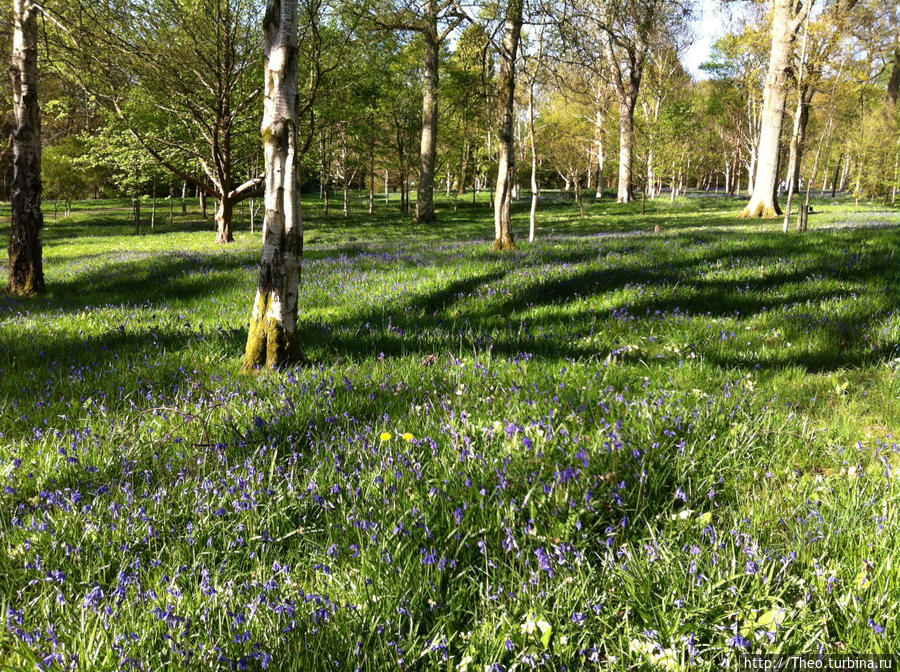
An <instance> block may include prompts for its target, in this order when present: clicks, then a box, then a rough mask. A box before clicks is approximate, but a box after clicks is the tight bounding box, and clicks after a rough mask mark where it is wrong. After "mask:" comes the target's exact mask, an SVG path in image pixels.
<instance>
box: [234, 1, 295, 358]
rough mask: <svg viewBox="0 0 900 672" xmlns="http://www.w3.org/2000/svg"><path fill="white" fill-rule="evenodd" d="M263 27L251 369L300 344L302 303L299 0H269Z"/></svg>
mask: <svg viewBox="0 0 900 672" xmlns="http://www.w3.org/2000/svg"><path fill="white" fill-rule="evenodd" d="M263 35H264V47H263V49H264V54H265V60H264V72H263V77H264V82H265V88H264V94H263V95H264V97H263V123H262V137H263V149H264V152H265V202H266V214H265V219H264V220H263V234H262V235H263V256H262V263H261V264H260V267H259V279H258V282H257V286H256V297H255V298H254V300H253V312H252V314H251V317H250V330H249V333H248V335H247V348H246V351H245V354H244V366H245V367H246V368H249V369H252V368H258V367H261V366H267V367H270V368H273V367H278V366H281V365H282V364H284V363H285V362H286V361H288V359H290V358H291V357H292V356H293V355H295V354H296V353H297V351H298V349H299V342H298V340H297V305H298V296H299V292H300V267H301V261H302V257H303V219H302V216H301V211H300V180H299V176H298V168H299V160H300V147H299V143H298V134H297V122H298V109H297V107H298V100H297V99H298V95H297V61H298V52H299V50H298V46H297V3H296V1H295V0H268V2H267V4H266V13H265V18H264V19H263Z"/></svg>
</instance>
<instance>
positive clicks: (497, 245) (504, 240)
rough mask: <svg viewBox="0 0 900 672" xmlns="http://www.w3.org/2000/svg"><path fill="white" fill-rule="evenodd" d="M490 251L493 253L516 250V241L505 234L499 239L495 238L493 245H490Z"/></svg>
mask: <svg viewBox="0 0 900 672" xmlns="http://www.w3.org/2000/svg"><path fill="white" fill-rule="evenodd" d="M491 249H492V250H494V252H502V251H504V250H514V249H516V241H514V240H513V237H512V235H511V234H507V235H505V236H502V237H501V238H497V239H496V240H495V241H494V244H493V245H491Z"/></svg>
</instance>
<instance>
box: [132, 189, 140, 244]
mask: <svg viewBox="0 0 900 672" xmlns="http://www.w3.org/2000/svg"><path fill="white" fill-rule="evenodd" d="M132 205H133V206H134V235H136V236H139V235H141V197H140V196H135V197H134V201H133V202H132Z"/></svg>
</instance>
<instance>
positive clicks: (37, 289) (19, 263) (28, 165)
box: [7, 0, 46, 296]
mask: <svg viewBox="0 0 900 672" xmlns="http://www.w3.org/2000/svg"><path fill="white" fill-rule="evenodd" d="M39 11H40V9H39V8H38V7H37V6H36V5H34V4H32V3H31V2H29V1H28V0H13V12H14V15H13V22H14V27H13V46H12V58H11V62H10V66H9V73H10V76H11V77H12V84H13V129H12V138H11V144H12V189H11V193H10V201H11V211H12V218H11V222H10V232H9V247H8V249H7V251H8V255H9V261H8V268H9V279H8V283H7V289H8V291H9V292H10V293H11V294H19V295H23V296H28V295H33V294H41V293H43V292H44V291H45V289H46V287H45V285H44V264H43V239H42V233H41V230H42V229H43V228H44V214H43V212H41V191H42V184H41V110H40V107H39V105H38V67H37V65H38V64H37V59H38V50H37V40H38V23H37V15H38V12H39Z"/></svg>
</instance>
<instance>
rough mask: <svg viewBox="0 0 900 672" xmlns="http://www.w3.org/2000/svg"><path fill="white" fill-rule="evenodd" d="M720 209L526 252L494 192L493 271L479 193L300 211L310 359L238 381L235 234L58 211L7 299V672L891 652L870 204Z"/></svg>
mask: <svg viewBox="0 0 900 672" xmlns="http://www.w3.org/2000/svg"><path fill="white" fill-rule="evenodd" d="M335 202H336V201H335V200H333V201H332V203H335ZM742 203H743V201H742V200H741V199H727V198H721V197H720V198H704V197H702V196H701V197H693V198H687V199H678V200H677V201H676V203H674V204H671V203H669V202H668V200H667V199H665V200H660V201H658V202H654V201H651V202H648V203H647V213H646V214H645V215H643V216H642V215H640V205H639V204H630V205H617V204H615V203H613V202H612V201H611V200H610V199H609V198H608V197H607V198H605V199H603V200H601V201H600V202H594V201H593V200H592V199H588V201H587V204H586V207H587V217H586V218H585V219H580V218H579V217H578V212H577V209H576V208H575V206H574V205H573V204H572V203H570V202H567V201H563V200H561V199H559V198H548V199H545V200H544V201H542V203H541V207H540V210H539V229H538V241H537V242H536V243H535V244H533V245H530V244H528V243H527V242H526V240H527V235H526V231H525V229H526V227H527V203H526V202H520V203H518V204H517V205H516V210H515V214H514V228H515V233H516V234H517V236H518V241H519V249H518V250H517V251H515V252H511V253H508V254H499V255H498V254H494V253H491V252H490V249H489V240H488V236H490V234H491V233H492V231H493V226H492V223H491V213H490V210H489V209H488V206H487V204H486V202H485V197H484V196H483V195H482V197H481V199H480V200H479V202H478V203H477V204H476V205H472V204H471V201H470V197H469V196H466V197H465V198H463V199H460V200H459V201H458V203H455V202H454V201H453V200H446V201H443V202H442V203H440V206H441V207H440V210H439V213H438V215H439V218H440V219H439V222H438V223H437V224H435V225H432V226H428V227H420V226H417V225H415V224H413V223H411V221H410V220H409V219H408V218H406V217H404V216H402V215H401V214H399V213H398V211H397V210H396V207H395V206H396V202H393V203H392V204H391V207H386V206H385V205H384V204H383V200H382V199H379V201H378V211H377V212H376V214H375V215H374V216H369V215H367V214H365V212H364V209H363V206H362V205H361V203H360V200H359V197H358V196H355V197H354V208H353V212H352V216H351V217H350V218H349V219H345V218H343V217H342V216H341V214H340V209H339V207H338V208H334V206H332V207H333V209H332V213H331V214H330V215H328V216H325V215H324V214H323V212H322V209H321V204H320V203H319V202H318V200H317V198H314V197H311V198H310V199H308V201H306V202H305V203H304V206H305V210H304V215H305V227H306V243H307V244H306V253H305V262H304V268H303V289H302V295H301V319H302V324H301V328H302V338H303V344H304V353H305V356H306V358H307V359H308V360H309V361H310V362H312V363H311V364H308V365H305V366H303V367H299V368H292V369H289V370H285V371H281V372H277V373H262V374H260V375H250V374H243V373H241V371H240V364H241V354H242V349H243V345H244V341H245V339H246V329H247V322H248V318H249V311H250V304H251V301H252V298H253V291H254V286H255V280H256V271H255V269H256V264H257V262H258V259H259V257H260V248H261V244H260V240H259V233H258V232H257V233H255V234H251V233H250V232H249V231H248V230H247V224H246V220H243V221H240V222H239V223H238V226H237V228H238V231H237V233H236V239H237V241H236V243H235V244H233V245H229V246H217V245H215V244H214V242H213V241H214V234H213V232H212V225H211V223H210V222H201V221H199V217H198V213H197V204H196V202H195V201H192V202H191V203H190V208H189V214H188V217H187V218H183V217H181V216H180V204H179V203H178V202H177V201H176V206H175V214H176V216H175V220H174V222H173V223H172V224H169V223H168V209H167V207H166V206H165V205H163V206H162V207H161V209H160V212H159V213H158V215H157V217H158V220H157V221H158V222H159V226H157V227H156V228H155V230H153V231H144V232H143V233H142V235H139V236H137V235H135V234H134V231H133V223H132V221H131V215H130V212H129V211H128V210H127V209H124V210H119V209H117V208H123V207H125V206H127V204H128V203H127V201H118V202H115V201H100V202H80V203H76V204H75V205H76V207H75V210H74V211H73V215H72V217H70V218H68V219H62V218H59V219H58V220H57V221H53V218H52V214H51V215H50V216H48V218H47V219H48V221H47V226H46V231H45V270H46V277H47V286H48V290H49V293H48V294H47V295H46V296H45V297H42V298H39V299H28V300H24V299H19V298H14V297H10V296H5V295H2V294H0V478H2V481H3V482H2V484H0V618H2V622H3V627H2V628H0V668H2V669H6V667H10V668H14V669H24V668H33V667H34V663H37V664H38V665H40V666H42V667H46V668H53V669H68V668H74V667H77V668H78V669H85V670H108V669H119V668H129V669H141V670H151V669H153V670H162V669H206V668H215V669H277V670H326V669H328V670H334V669H341V670H345V669H350V670H353V669H362V670H388V669H398V668H402V669H416V670H420V669H421V670H466V669H468V670H477V671H478V672H481V671H482V670H485V669H487V670H490V671H491V672H497V671H499V670H504V671H509V670H513V669H516V670H521V669H532V668H535V667H537V668H541V669H547V670H562V669H570V670H571V669H581V668H584V667H588V668H592V669H611V670H626V669H645V668H649V667H662V668H665V669H680V668H682V667H688V666H689V665H693V668H694V669H707V668H710V669H711V668H713V667H718V666H719V665H721V664H723V663H725V662H726V661H728V660H732V659H734V658H735V657H736V656H738V655H741V654H744V653H747V652H789V653H797V652H820V651H822V652H832V653H839V652H858V653H878V652H896V651H897V642H898V641H900V625H898V620H897V618H896V614H897V613H898V610H900V563H898V562H897V558H898V557H900V538H898V532H897V530H898V527H900V526H898V523H900V520H898V518H900V516H898V506H900V504H898V503H900V450H898V440H897V432H898V425H900V423H898V417H900V404H898V399H900V384H898V368H900V351H898V341H900V298H898V292H900V289H898V288H900V282H898V281H900V256H898V247H900V239H898V226H897V222H898V219H897V215H898V213H897V211H896V209H891V208H887V207H885V206H882V205H881V204H870V203H868V202H861V203H860V204H859V205H855V204H854V202H853V200H852V199H848V198H844V197H839V198H838V199H837V200H836V201H832V200H831V199H824V200H821V201H820V200H817V201H815V209H816V211H817V214H814V215H813V216H812V217H811V219H810V224H811V227H812V228H811V230H810V231H809V232H808V233H807V234H805V235H797V234H795V233H791V234H789V235H784V234H782V233H780V222H744V221H741V220H738V219H737V218H736V215H737V213H738V212H739V210H740V206H741V205H742ZM457 205H458V209H455V206H457ZM49 211H50V212H51V213H52V207H51V208H49ZM211 213H212V210H210V214H211ZM242 213H243V215H244V216H245V217H246V212H245V211H242V210H241V209H240V208H239V209H238V211H237V215H238V217H240V216H241V215H242ZM8 215H9V209H8V205H4V206H0V239H3V240H5V239H6V238H7V237H8V232H9V228H8V223H3V222H4V221H5V222H8V219H6V218H8ZM144 215H145V218H146V217H148V216H149V207H148V205H147V204H145V205H144ZM656 224H659V225H660V226H661V229H662V232H661V233H660V234H653V233H652V231H653V228H654V226H655V225H656ZM611 234H615V235H611ZM5 282H6V279H5V269H4V270H0V285H5Z"/></svg>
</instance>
